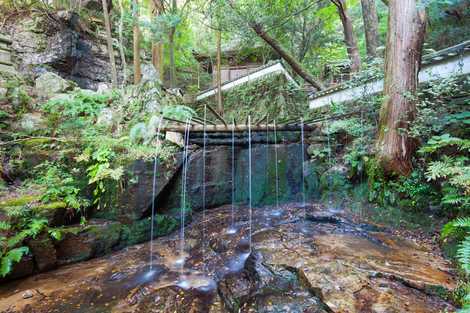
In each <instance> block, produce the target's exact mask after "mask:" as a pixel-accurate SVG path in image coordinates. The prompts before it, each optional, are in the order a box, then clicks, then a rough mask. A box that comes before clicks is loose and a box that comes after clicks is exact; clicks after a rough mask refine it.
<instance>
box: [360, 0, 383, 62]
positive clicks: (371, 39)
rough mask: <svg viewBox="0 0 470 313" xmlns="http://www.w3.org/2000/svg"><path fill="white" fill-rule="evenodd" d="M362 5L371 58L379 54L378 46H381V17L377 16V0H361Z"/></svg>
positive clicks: (368, 51)
mask: <svg viewBox="0 0 470 313" xmlns="http://www.w3.org/2000/svg"><path fill="white" fill-rule="evenodd" d="M361 5H362V19H363V20H364V32H365V35H366V49H367V55H368V56H369V57H371V58H375V57H376V56H377V47H378V46H379V33H378V28H379V18H378V17H377V8H376V7H375V0H361Z"/></svg>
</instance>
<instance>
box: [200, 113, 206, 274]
mask: <svg viewBox="0 0 470 313" xmlns="http://www.w3.org/2000/svg"><path fill="white" fill-rule="evenodd" d="M206 119H207V105H204V131H203V135H202V136H203V138H202V241H201V247H202V261H203V263H204V266H203V267H204V270H205V269H206V268H205V264H206V240H205V239H206V141H207V133H206Z"/></svg>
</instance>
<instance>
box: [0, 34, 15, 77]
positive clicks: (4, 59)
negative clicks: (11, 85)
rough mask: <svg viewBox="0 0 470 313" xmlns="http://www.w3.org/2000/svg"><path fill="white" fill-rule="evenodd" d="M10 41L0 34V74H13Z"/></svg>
mask: <svg viewBox="0 0 470 313" xmlns="http://www.w3.org/2000/svg"><path fill="white" fill-rule="evenodd" d="M11 44H12V41H11V39H10V38H9V37H8V36H5V35H3V34H1V33H0V73H15V68H14V67H13V63H12V58H11Z"/></svg>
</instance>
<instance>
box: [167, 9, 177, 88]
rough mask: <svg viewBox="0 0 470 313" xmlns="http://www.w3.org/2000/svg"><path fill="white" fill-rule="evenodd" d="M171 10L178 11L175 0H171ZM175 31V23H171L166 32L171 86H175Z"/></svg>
mask: <svg viewBox="0 0 470 313" xmlns="http://www.w3.org/2000/svg"><path fill="white" fill-rule="evenodd" d="M171 11H172V13H173V14H175V15H176V13H177V12H178V3H177V2H176V0H173V1H172V5H171ZM175 33H176V25H172V26H171V27H170V31H169V32H168V50H169V57H170V87H172V88H174V87H176V62H175Z"/></svg>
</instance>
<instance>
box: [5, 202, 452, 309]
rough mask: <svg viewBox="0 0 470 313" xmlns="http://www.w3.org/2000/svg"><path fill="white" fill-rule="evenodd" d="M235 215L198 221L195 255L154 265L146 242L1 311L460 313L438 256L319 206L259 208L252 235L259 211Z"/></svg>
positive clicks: (43, 277)
mask: <svg viewBox="0 0 470 313" xmlns="http://www.w3.org/2000/svg"><path fill="white" fill-rule="evenodd" d="M235 209H236V210H235V216H234V217H235V219H234V220H235V223H234V225H231V209H230V206H228V207H221V208H217V209H212V210H209V211H207V212H205V219H204V220H202V216H203V214H202V213H201V214H195V215H194V216H193V219H192V223H191V224H190V225H188V226H187V227H186V232H185V242H184V245H182V242H181V241H180V237H179V233H174V234H173V235H170V236H166V237H161V238H159V239H157V240H155V241H154V242H153V246H152V251H153V254H152V255H153V257H152V266H150V253H149V251H150V243H146V244H142V245H136V246H132V247H129V248H127V249H125V250H122V251H119V252H116V253H114V254H111V255H109V256H106V257H102V258H97V259H93V260H89V261H87V262H82V263H78V264H73V265H69V266H65V267H63V268H60V269H58V270H55V271H51V272H47V273H43V274H39V275H36V276H33V277H30V278H27V279H24V280H17V281H13V282H10V283H6V284H2V285H1V286H0V312H113V313H115V312H194V313H196V312H211V313H213V312H214V313H215V312H314V313H324V312H328V313H330V312H341V313H348V312H350V313H353V312H358V313H359V312H361V313H362V312H423V313H424V312H427V313H431V312H441V311H444V310H448V311H449V312H452V311H453V310H454V307H453V306H452V305H451V304H450V303H449V302H446V301H445V300H443V299H442V298H441V296H442V295H443V294H445V293H446V292H450V291H452V290H453V289H454V288H455V282H454V279H453V276H452V274H450V273H451V268H450V267H449V264H448V263H447V262H446V261H445V260H444V259H443V258H442V257H441V256H440V255H438V254H437V253H436V251H432V250H431V249H430V248H428V247H427V246H426V245H421V244H419V245H418V244H416V243H415V242H413V241H410V240H407V239H403V238H399V237H396V236H393V235H392V234H390V233H388V232H386V231H384V230H380V229H378V228H377V227H369V226H368V225H363V224H357V223H353V222H352V221H351V220H350V219H349V218H348V216H347V214H345V213H341V212H340V213H335V214H332V213H331V212H328V211H327V210H326V209H325V208H323V207H321V206H319V205H309V206H308V207H305V211H304V208H299V207H298V206H296V205H286V206H283V207H281V208H280V210H279V213H280V214H273V212H274V210H273V208H272V207H264V208H255V209H253V215H252V217H253V219H252V221H253V222H252V230H253V232H252V234H251V236H250V234H249V229H250V224H249V222H248V220H249V218H248V217H249V210H248V209H247V208H246V207H237V208H235ZM304 213H305V217H306V218H305V219H303V218H302V217H303V216H304ZM232 227H234V228H235V229H236V231H235V232H232V231H229V230H231V228H232ZM250 241H251V243H252V244H251V247H250ZM182 246H184V247H186V249H185V250H184V251H182V250H180V249H181V247H182ZM181 265H183V266H181ZM25 294H27V297H25V296H24V295H25Z"/></svg>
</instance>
